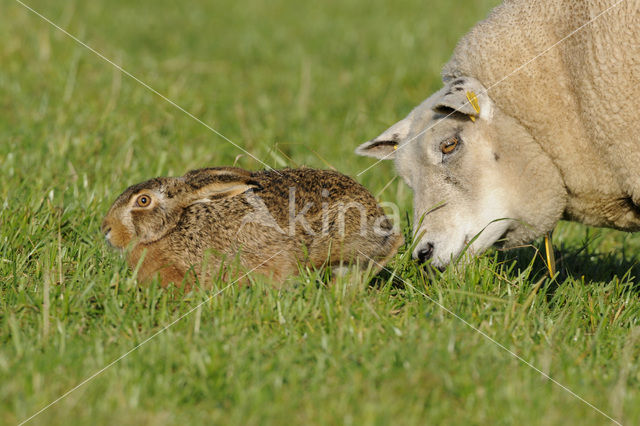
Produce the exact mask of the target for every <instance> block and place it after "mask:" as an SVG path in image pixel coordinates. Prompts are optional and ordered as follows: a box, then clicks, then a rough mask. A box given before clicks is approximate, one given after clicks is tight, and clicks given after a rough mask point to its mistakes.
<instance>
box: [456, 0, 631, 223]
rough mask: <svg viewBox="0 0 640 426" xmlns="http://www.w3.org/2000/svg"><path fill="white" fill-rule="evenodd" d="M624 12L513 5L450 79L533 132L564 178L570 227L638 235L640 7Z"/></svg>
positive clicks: (576, 5) (547, 0)
mask: <svg viewBox="0 0 640 426" xmlns="http://www.w3.org/2000/svg"><path fill="white" fill-rule="evenodd" d="M614 3H616V2H615V1H614V0H606V1H605V0H590V1H575V0H514V1H506V2H505V3H504V4H502V5H500V6H498V7H496V8H495V9H494V10H493V11H492V13H491V14H490V16H489V17H488V18H487V19H486V20H484V21H482V22H480V23H478V24H477V25H476V26H475V27H474V28H473V29H472V30H471V31H470V32H469V33H468V34H467V35H466V36H465V37H464V38H462V40H461V41H460V42H459V44H458V46H457V47H456V50H455V52H454V54H453V57H452V59H451V61H450V62H449V63H448V64H447V65H446V66H445V69H444V72H443V77H444V80H445V81H447V80H450V79H454V78H457V77H459V76H471V77H475V78H476V79H477V80H478V81H480V82H481V83H482V84H483V85H484V87H486V88H488V89H489V96H490V97H491V99H492V101H493V102H494V103H495V104H496V105H497V106H498V107H499V108H500V109H501V110H502V111H503V112H504V113H506V114H508V115H510V116H511V117H514V118H515V119H516V120H517V121H518V122H519V123H520V124H522V125H523V126H524V127H525V128H526V129H527V130H528V131H529V132H530V134H531V135H532V136H533V138H534V140H535V141H536V142H537V143H538V144H539V145H540V146H541V147H542V149H543V150H544V152H545V153H546V154H547V155H548V156H549V157H550V158H551V160H552V161H553V163H554V164H555V165H556V167H557V168H558V170H559V171H560V174H561V176H562V179H563V182H564V185H565V187H566V189H567V195H568V197H567V205H566V208H565V211H564V214H565V217H566V218H568V219H571V220H576V221H580V222H583V223H586V224H589V225H595V226H607V227H614V228H618V229H623V230H632V231H635V230H638V229H640V214H639V213H640V210H639V209H638V205H640V119H639V117H638V106H637V105H638V102H640V1H638V0H625V1H623V2H621V3H620V4H617V5H615V6H613V7H611V6H612V5H614ZM609 7H611V9H610V10H608V11H606V12H604V11H605V10H606V9H607V8H609ZM603 12H604V13H603ZM598 15H600V16H598ZM591 20H593V22H590V23H589V21H591ZM581 27H582V28H581ZM573 31H576V32H575V34H573V35H571V36H570V37H568V38H566V40H563V41H561V42H560V43H558V42H559V41H560V40H562V39H563V38H565V37H566V36H567V35H569V34H570V33H571V32H573ZM556 43H558V44H557V45H556V46H555V47H553V48H551V49H549V50H548V51H546V49H548V48H549V47H551V46H553V45H554V44H556ZM533 58H535V60H532V59H533ZM524 64H526V65H524ZM521 65H524V66H523V67H522V69H520V70H519V71H517V72H516V73H514V74H513V75H511V76H507V75H508V74H509V73H510V72H512V71H514V70H516V69H518V67H520V66H521ZM505 77H506V78H505ZM503 78H504V80H502V79H503Z"/></svg>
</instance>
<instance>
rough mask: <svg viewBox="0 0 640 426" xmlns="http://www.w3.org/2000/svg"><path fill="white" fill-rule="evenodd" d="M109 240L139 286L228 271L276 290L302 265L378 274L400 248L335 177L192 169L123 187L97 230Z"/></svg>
mask: <svg viewBox="0 0 640 426" xmlns="http://www.w3.org/2000/svg"><path fill="white" fill-rule="evenodd" d="M102 232H103V233H104V234H105V236H106V239H107V241H108V242H109V243H110V244H111V245H113V246H115V247H117V248H120V249H125V248H128V250H127V260H128V263H129V265H130V267H132V268H135V267H136V266H138V267H139V270H138V279H140V280H141V281H146V280H148V279H150V278H152V277H154V276H155V275H156V274H159V277H160V279H161V282H162V284H163V285H165V286H166V285H168V284H169V283H171V282H173V283H175V284H178V285H179V284H181V283H182V282H183V279H185V275H187V273H188V272H190V273H189V274H188V276H187V278H186V281H185V282H186V283H187V285H190V284H191V283H193V281H194V280H195V279H196V278H197V279H198V280H200V282H201V283H206V282H207V280H210V279H212V278H214V277H217V276H219V275H218V274H224V275H223V277H225V278H226V279H231V278H232V277H230V276H229V274H233V275H234V276H235V275H238V276H240V273H239V271H236V272H231V270H230V267H229V265H230V264H233V263H234V262H236V265H238V264H239V266H240V267H241V269H242V270H244V271H245V272H249V271H254V270H255V271H256V272H259V273H261V274H264V275H268V276H270V277H271V278H273V279H274V280H276V281H281V280H283V279H285V278H286V277H288V276H291V275H295V274H296V273H297V272H298V270H299V266H300V265H303V266H312V267H316V268H317V267H322V266H327V265H328V266H338V265H344V264H357V265H358V266H360V267H365V268H366V267H373V268H374V269H378V268H379V267H380V266H381V265H384V264H385V263H386V262H387V261H388V259H389V258H390V257H392V256H393V255H394V254H395V253H396V251H397V249H398V247H399V246H400V245H401V244H402V242H403V238H402V236H401V235H400V234H399V233H398V232H397V231H396V230H395V229H394V227H393V224H392V222H391V220H389V218H388V217H386V216H385V214H384V212H383V210H382V209H381V208H380V207H379V206H378V204H377V203H376V201H375V199H374V198H373V196H372V195H371V194H370V193H369V191H367V190H366V189H365V188H364V187H363V186H362V185H360V184H358V183H357V182H355V181H354V180H353V179H351V178H349V177H347V176H345V175H343V174H341V173H337V172H334V171H328V170H314V169H307V168H301V169H283V170H268V171H258V172H249V171H246V170H243V169H239V168H234V167H216V168H206V169H199V170H193V171H190V172H188V173H187V174H185V175H184V176H181V177H159V178H155V179H151V180H148V181H146V182H142V183H139V184H137V185H133V186H131V187H129V188H128V189H127V190H126V191H124V192H123V193H122V194H121V195H120V196H119V197H118V198H117V199H116V201H115V202H114V203H113V205H112V206H111V208H110V210H109V212H108V213H107V215H106V217H105V219H104V221H103V223H102Z"/></svg>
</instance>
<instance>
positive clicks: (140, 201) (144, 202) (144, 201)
mask: <svg viewBox="0 0 640 426" xmlns="http://www.w3.org/2000/svg"><path fill="white" fill-rule="evenodd" d="M149 204H151V197H150V196H149V195H147V194H142V195H138V198H136V206H138V207H148V206H149Z"/></svg>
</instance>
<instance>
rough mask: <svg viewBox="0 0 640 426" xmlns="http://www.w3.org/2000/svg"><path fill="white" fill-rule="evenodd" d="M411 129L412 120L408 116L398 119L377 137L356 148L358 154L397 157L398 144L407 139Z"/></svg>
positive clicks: (382, 158)
mask: <svg viewBox="0 0 640 426" xmlns="http://www.w3.org/2000/svg"><path fill="white" fill-rule="evenodd" d="M410 129H411V120H410V119H409V117H407V118H405V119H404V120H402V121H398V122H397V123H396V124H394V125H393V126H391V127H390V128H389V129H387V130H386V131H385V132H384V133H382V134H381V135H380V136H378V137H377V138H374V139H371V140H370V141H369V142H365V143H363V144H362V145H360V146H359V147H358V148H356V154H358V155H363V156H365V157H374V158H378V159H380V160H392V159H393V158H394V157H395V151H396V150H397V149H398V145H400V144H401V143H402V142H403V141H404V140H406V139H407V136H408V135H409V130H410Z"/></svg>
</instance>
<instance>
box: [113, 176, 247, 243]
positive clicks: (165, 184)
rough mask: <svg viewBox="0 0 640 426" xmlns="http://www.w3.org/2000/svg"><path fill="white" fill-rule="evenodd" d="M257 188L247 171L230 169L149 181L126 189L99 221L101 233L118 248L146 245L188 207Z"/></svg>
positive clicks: (157, 236)
mask: <svg viewBox="0 0 640 426" xmlns="http://www.w3.org/2000/svg"><path fill="white" fill-rule="evenodd" d="M256 187H258V184H257V183H256V182H254V181H252V179H251V174H250V173H249V172H248V171H246V170H243V169H238V168H233V167H218V168H208V169H199V170H192V171H190V172H188V173H187V174H185V175H184V176H181V177H162V178H155V179H151V180H148V181H146V182H142V183H139V184H137V185H133V186H131V187H129V188H127V190H126V191H124V192H123V193H122V194H121V195H120V196H119V197H118V198H117V199H116V201H115V202H114V203H113V205H112V206H111V208H110V209H109V212H108V213H107V215H106V217H105V218H104V220H103V221H102V232H103V233H104V234H105V237H106V238H107V241H108V242H109V243H110V244H111V245H113V246H114V247H117V248H121V249H122V248H125V247H127V246H128V245H129V244H130V243H131V242H132V241H135V243H142V244H148V243H151V242H154V241H157V240H159V239H161V238H162V237H164V236H165V235H166V234H167V233H169V232H170V231H171V230H172V229H173V228H174V227H175V226H176V224H177V223H178V221H179V220H180V218H181V216H182V214H183V212H184V210H185V208H187V207H189V206H190V205H192V204H194V203H211V202H214V201H215V200H220V199H223V198H227V197H233V196H234V195H238V194H241V193H243V192H245V191H247V190H249V189H251V188H256Z"/></svg>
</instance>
